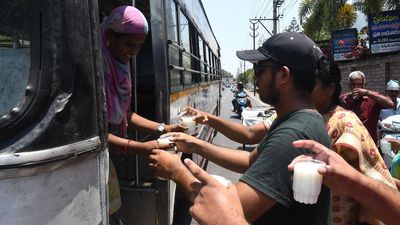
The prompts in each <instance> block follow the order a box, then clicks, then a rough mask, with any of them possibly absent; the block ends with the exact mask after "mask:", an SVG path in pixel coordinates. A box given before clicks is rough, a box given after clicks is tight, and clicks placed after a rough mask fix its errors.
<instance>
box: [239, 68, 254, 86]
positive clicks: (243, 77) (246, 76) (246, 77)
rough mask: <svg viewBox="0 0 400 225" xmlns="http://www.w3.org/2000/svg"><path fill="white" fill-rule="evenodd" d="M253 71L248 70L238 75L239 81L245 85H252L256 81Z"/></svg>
mask: <svg viewBox="0 0 400 225" xmlns="http://www.w3.org/2000/svg"><path fill="white" fill-rule="evenodd" d="M254 78H255V77H254V71H253V69H248V70H246V71H245V72H244V73H241V74H239V75H238V77H237V80H238V81H242V82H243V83H244V84H247V83H252V82H253V81H254Z"/></svg>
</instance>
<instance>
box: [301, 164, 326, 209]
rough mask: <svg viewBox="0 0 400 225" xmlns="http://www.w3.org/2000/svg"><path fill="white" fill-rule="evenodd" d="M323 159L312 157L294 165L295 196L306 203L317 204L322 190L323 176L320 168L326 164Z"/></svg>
mask: <svg viewBox="0 0 400 225" xmlns="http://www.w3.org/2000/svg"><path fill="white" fill-rule="evenodd" d="M325 165H326V164H325V163H324V162H322V161H319V160H315V159H310V160H304V161H300V162H297V163H296V164H295V165H294V175H293V197H294V199H295V200H296V201H298V202H300V203H304V204H315V203H316V202H317V200H318V195H319V193H320V192H321V186H322V178H323V176H322V175H321V174H319V173H318V168H320V167H323V166H325Z"/></svg>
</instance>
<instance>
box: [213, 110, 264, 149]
mask: <svg viewBox="0 0 400 225" xmlns="http://www.w3.org/2000/svg"><path fill="white" fill-rule="evenodd" d="M208 125H210V126H211V127H213V128H214V129H216V130H217V131H218V132H220V133H222V134H223V135H225V136H226V137H227V138H229V139H231V140H233V141H236V142H239V143H243V144H257V143H259V142H260V141H261V140H262V139H263V137H264V136H265V135H266V133H267V132H268V130H269V127H266V126H265V125H264V123H259V124H255V125H252V126H245V125H243V124H240V123H235V122H232V121H229V120H225V119H222V118H221V117H217V116H214V115H208Z"/></svg>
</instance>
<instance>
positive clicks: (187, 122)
mask: <svg viewBox="0 0 400 225" xmlns="http://www.w3.org/2000/svg"><path fill="white" fill-rule="evenodd" d="M194 118H195V117H194V116H182V117H181V120H182V124H183V125H184V126H186V127H187V128H188V129H187V130H185V133H187V134H193V133H194V131H195V129H196V122H195V121H194Z"/></svg>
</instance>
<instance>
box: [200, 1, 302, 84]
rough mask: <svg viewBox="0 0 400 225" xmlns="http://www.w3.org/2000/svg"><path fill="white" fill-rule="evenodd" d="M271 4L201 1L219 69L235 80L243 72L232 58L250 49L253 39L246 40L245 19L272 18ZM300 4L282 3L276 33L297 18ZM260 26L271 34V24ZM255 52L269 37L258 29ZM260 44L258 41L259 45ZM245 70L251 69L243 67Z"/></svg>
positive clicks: (270, 2)
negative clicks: (215, 43)
mask: <svg viewBox="0 0 400 225" xmlns="http://www.w3.org/2000/svg"><path fill="white" fill-rule="evenodd" d="M272 1H273V0H202V2H203V5H204V8H205V10H206V13H207V16H208V20H209V21H210V24H211V27H212V29H213V32H214V35H215V36H216V38H217V41H218V43H219V46H220V48H221V64H222V69H224V70H226V71H228V72H230V73H232V74H233V75H235V76H236V74H237V73H238V69H239V68H240V67H241V64H240V63H242V67H241V71H243V61H241V60H239V59H238V58H237V57H236V51H237V50H245V49H253V38H252V37H251V36H250V32H251V29H250V25H251V24H250V22H249V19H251V18H255V17H258V18H260V17H262V18H264V17H266V18H272ZM300 2H301V0H285V1H284V3H283V5H282V6H281V7H280V10H279V11H280V14H282V13H283V17H282V18H281V19H280V22H279V26H278V28H279V29H278V32H281V31H283V30H284V29H285V28H286V27H287V26H288V25H289V24H290V21H291V20H292V19H293V17H295V18H296V19H297V18H298V16H297V15H298V6H299V3H300ZM264 25H265V26H266V27H267V28H268V29H269V31H270V32H271V33H272V21H265V22H264ZM257 33H258V37H257V38H256V48H257V47H258V46H260V45H261V44H262V42H263V41H264V40H266V39H267V38H268V37H269V34H268V32H267V31H266V30H265V29H264V28H263V27H262V26H261V25H259V28H258V30H257V31H256V34H257ZM259 40H260V41H259ZM245 66H246V70H247V69H249V68H250V67H251V66H252V65H251V64H250V63H248V62H247V63H246V64H245Z"/></svg>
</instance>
